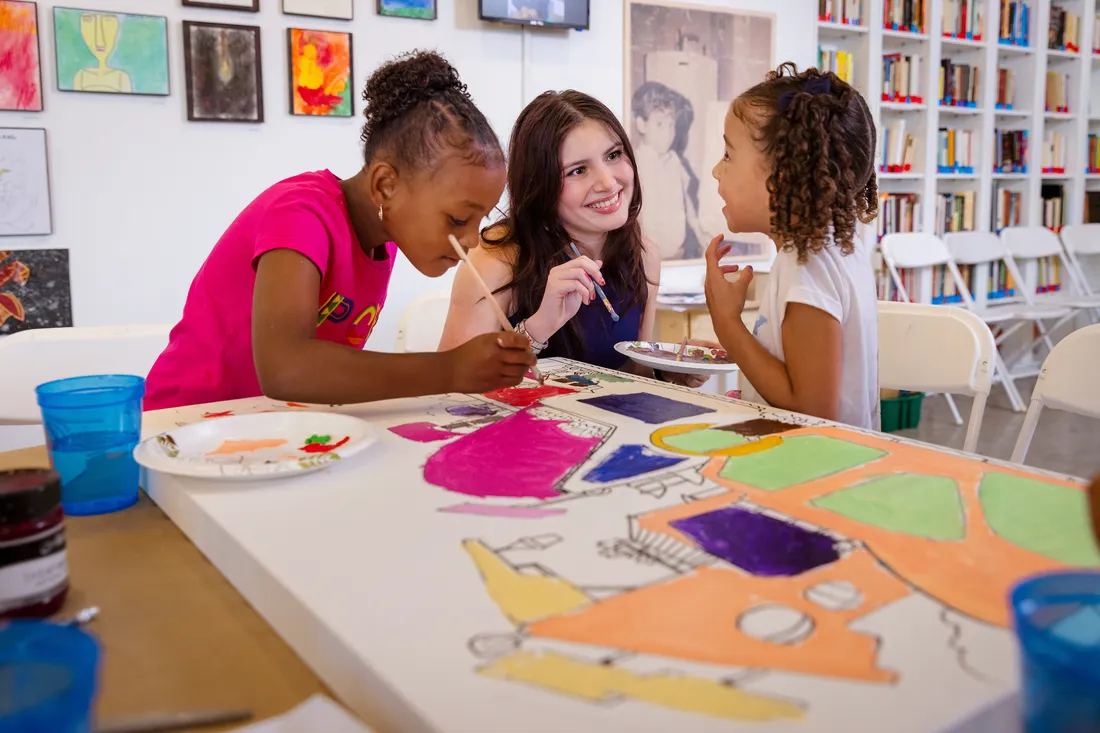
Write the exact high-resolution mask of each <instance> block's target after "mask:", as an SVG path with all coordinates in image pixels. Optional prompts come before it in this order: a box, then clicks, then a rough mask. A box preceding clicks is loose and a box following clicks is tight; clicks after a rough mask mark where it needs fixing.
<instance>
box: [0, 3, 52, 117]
mask: <svg viewBox="0 0 1100 733" xmlns="http://www.w3.org/2000/svg"><path fill="white" fill-rule="evenodd" d="M0 110H12V111H17V112H41V111H42V56H41V52H40V46H39V43H38V5H37V4H35V3H32V2H26V1H25V0H0Z"/></svg>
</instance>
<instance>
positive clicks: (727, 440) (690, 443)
mask: <svg viewBox="0 0 1100 733" xmlns="http://www.w3.org/2000/svg"><path fill="white" fill-rule="evenodd" d="M747 442H748V441H747V440H745V438H744V437H742V436H740V435H738V434H737V433H734V432H730V431H729V430H714V429H713V428H704V429H702V430H694V431H692V432H690V433H684V434H682V435H673V436H671V437H668V438H665V443H668V444H669V445H670V446H672V447H673V448H677V449H679V450H685V451H690V452H692V453H699V454H705V453H706V452H708V451H712V450H720V449H722V448H732V447H733V446H735V445H741V444H742V443H747Z"/></svg>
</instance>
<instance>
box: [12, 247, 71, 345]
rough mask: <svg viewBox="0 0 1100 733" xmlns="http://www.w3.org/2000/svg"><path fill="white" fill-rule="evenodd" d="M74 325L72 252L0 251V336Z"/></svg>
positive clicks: (58, 250) (56, 250) (62, 250)
mask: <svg viewBox="0 0 1100 733" xmlns="http://www.w3.org/2000/svg"><path fill="white" fill-rule="evenodd" d="M71 325H73V308H72V296H71V293H70V289H69V250H67V249H28V250H15V251H11V250H0V335H4V334H9V333H15V332H16V331H25V330H27V329H29V328H64V327H67V326H71Z"/></svg>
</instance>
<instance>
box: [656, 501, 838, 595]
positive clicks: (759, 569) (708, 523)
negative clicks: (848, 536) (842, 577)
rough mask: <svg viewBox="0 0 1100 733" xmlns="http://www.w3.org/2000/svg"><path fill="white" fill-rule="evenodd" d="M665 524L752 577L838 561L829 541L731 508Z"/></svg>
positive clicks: (833, 543)
mask: <svg viewBox="0 0 1100 733" xmlns="http://www.w3.org/2000/svg"><path fill="white" fill-rule="evenodd" d="M669 525H670V526H672V527H673V528H674V529H676V530H679V531H680V532H682V533H684V534H685V535H687V536H688V537H690V538H691V539H692V540H694V541H695V543H696V544H697V545H699V547H701V548H702V549H703V550H704V551H705V552H707V553H708V554H710V555H714V556H715V557H717V558H721V559H722V560H725V561H726V562H728V563H730V564H731V565H736V566H737V567H739V568H741V569H742V570H744V571H746V572H748V573H752V574H753V575H762V576H768V577H771V576H776V575H800V574H801V573H805V572H807V571H808V570H813V569H814V568H816V567H820V566H821V565H828V564H829V563H832V562H836V561H837V560H839V559H840V553H839V552H838V551H837V549H836V541H835V540H834V539H833V538H832V537H830V536H828V535H826V534H822V533H820V532H814V531H813V530H809V529H803V528H802V527H799V526H797V525H794V524H788V523H787V522H784V521H783V520H782V519H776V518H775V517H771V516H768V515H767V514H760V513H758V512H752V511H749V510H748V509H741V508H740V507H736V506H726V507H722V508H721V509H716V510H714V511H712V512H707V513H706V514H697V515H695V516H694V517H686V518H684V519H677V520H674V521H672V522H669Z"/></svg>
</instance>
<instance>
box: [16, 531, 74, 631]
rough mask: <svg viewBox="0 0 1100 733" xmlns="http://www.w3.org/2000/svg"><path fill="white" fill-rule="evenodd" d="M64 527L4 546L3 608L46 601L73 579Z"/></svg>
mask: <svg viewBox="0 0 1100 733" xmlns="http://www.w3.org/2000/svg"><path fill="white" fill-rule="evenodd" d="M63 530H64V527H63V526H58V527H57V528H56V529H54V530H51V531H48V532H43V533H42V534H38V535H35V536H34V537H30V538H28V539H27V541H26V542H22V543H20V544H14V543H5V545H6V546H5V547H2V548H0V612H4V611H8V610H10V609H12V608H20V607H23V606H27V605H32V604H34V603H38V602H42V601H45V600H47V599H49V598H50V597H52V596H53V595H55V594H56V593H59V592H60V591H61V590H62V589H63V588H64V587H65V585H66V584H67V583H68V582H69V564H68V557H67V554H66V551H65V533H64V531H63Z"/></svg>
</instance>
